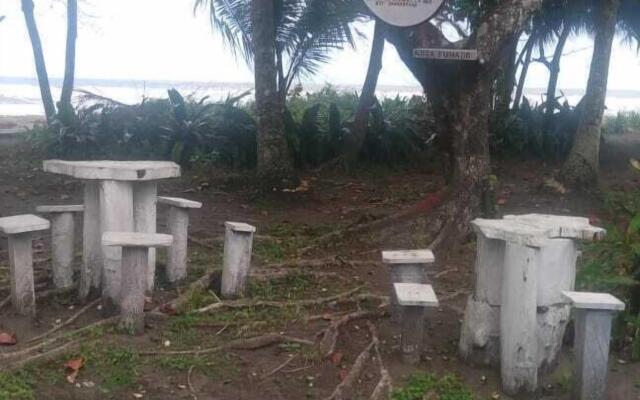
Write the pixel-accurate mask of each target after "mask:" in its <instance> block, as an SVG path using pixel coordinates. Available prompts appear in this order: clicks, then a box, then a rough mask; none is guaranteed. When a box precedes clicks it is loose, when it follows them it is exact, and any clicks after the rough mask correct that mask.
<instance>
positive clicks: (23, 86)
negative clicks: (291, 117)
mask: <svg viewBox="0 0 640 400" xmlns="http://www.w3.org/2000/svg"><path fill="white" fill-rule="evenodd" d="M51 85H52V88H51V90H52V92H53V97H54V99H56V98H58V97H59V96H60V87H61V81H60V80H58V79H52V81H51ZM322 86H323V85H321V84H310V85H305V86H304V90H305V91H308V92H313V91H317V90H319V89H321V88H322ZM335 87H336V89H338V90H344V91H351V92H359V91H360V89H361V88H360V85H335ZM170 88H176V89H177V90H179V91H180V92H181V93H182V94H183V95H194V96H195V97H196V98H201V97H204V96H209V97H210V99H212V100H219V99H224V98H226V97H227V96H229V95H231V96H234V95H238V94H241V93H243V92H246V91H247V90H252V89H253V84H252V83H229V82H170V81H127V80H102V79H79V80H77V82H76V89H81V90H86V91H89V92H92V93H95V94H98V95H101V96H105V97H108V98H112V99H114V100H117V101H119V102H122V103H126V104H135V103H138V102H140V101H141V100H142V99H143V98H144V97H151V98H158V97H167V89H170ZM377 92H378V96H380V97H395V96H404V97H410V96H413V95H419V94H421V93H422V90H421V88H420V87H419V86H379V87H378V91H377ZM544 92H545V90H544V89H536V88H528V89H526V90H525V95H526V96H527V98H529V100H530V101H531V102H532V103H540V102H542V101H543V99H544ZM558 93H559V95H562V96H563V99H562V100H561V101H564V99H566V100H567V101H568V102H569V104H571V105H575V104H577V102H578V101H580V99H581V98H582V96H583V95H584V90H580V89H567V90H560V91H559V92H558ZM631 110H635V111H637V110H640V91H636V90H609V92H608V94H607V113H608V114H615V113H617V112H618V111H631ZM43 114H44V110H43V108H42V103H41V101H40V89H39V87H38V82H37V81H36V80H35V79H31V78H6V77H5V78H2V77H0V116H22V115H43Z"/></svg>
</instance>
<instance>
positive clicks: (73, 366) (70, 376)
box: [64, 357, 84, 383]
mask: <svg viewBox="0 0 640 400" xmlns="http://www.w3.org/2000/svg"><path fill="white" fill-rule="evenodd" d="M83 365H84V358H83V357H80V358H75V359H73V360H69V361H67V362H66V364H64V367H65V368H66V369H67V370H70V372H68V373H67V382H69V383H75V381H76V378H77V377H78V373H79V372H80V368H82V366H83Z"/></svg>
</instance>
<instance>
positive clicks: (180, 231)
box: [148, 197, 202, 290]
mask: <svg viewBox="0 0 640 400" xmlns="http://www.w3.org/2000/svg"><path fill="white" fill-rule="evenodd" d="M158 203H159V204H164V205H167V206H169V207H170V208H169V217H168V219H167V224H168V226H169V233H170V234H171V235H172V236H173V244H172V245H171V247H169V251H168V256H169V257H168V260H167V269H166V276H167V281H168V282H170V283H172V284H176V283H179V282H181V281H183V280H184V279H185V278H186V277H187V255H188V253H187V244H188V241H189V210H191V209H194V208H195V209H197V208H202V203H200V202H197V201H192V200H186V199H180V198H177V197H158ZM154 274H155V271H149V279H150V283H149V287H150V288H151V290H153V278H154ZM149 287H148V289H149Z"/></svg>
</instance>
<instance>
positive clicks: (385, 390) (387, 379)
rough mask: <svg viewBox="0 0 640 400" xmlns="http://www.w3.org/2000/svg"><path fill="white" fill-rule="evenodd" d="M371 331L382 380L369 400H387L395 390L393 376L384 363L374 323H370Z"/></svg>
mask: <svg viewBox="0 0 640 400" xmlns="http://www.w3.org/2000/svg"><path fill="white" fill-rule="evenodd" d="M369 331H370V332H371V337H372V338H373V342H374V343H375V344H374V346H373V348H374V350H375V353H376V361H377V364H378V369H379V372H380V380H379V381H378V384H377V385H376V387H375V389H374V390H373V393H371V396H370V397H369V400H387V399H389V398H390V396H391V391H392V390H393V383H392V380H391V375H390V374H389V370H387V367H385V365H384V362H383V361H382V354H381V353H380V339H378V331H377V330H376V328H375V326H374V325H373V324H372V323H369Z"/></svg>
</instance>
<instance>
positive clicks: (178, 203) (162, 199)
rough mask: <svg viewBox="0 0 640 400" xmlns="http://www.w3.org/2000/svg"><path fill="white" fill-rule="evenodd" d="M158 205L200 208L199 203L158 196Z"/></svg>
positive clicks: (200, 204)
mask: <svg viewBox="0 0 640 400" xmlns="http://www.w3.org/2000/svg"><path fill="white" fill-rule="evenodd" d="M158 203H160V204H165V205H168V206H171V207H178V208H202V203H200V202H199V201H193V200H187V199H181V198H178V197H165V196H158Z"/></svg>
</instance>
